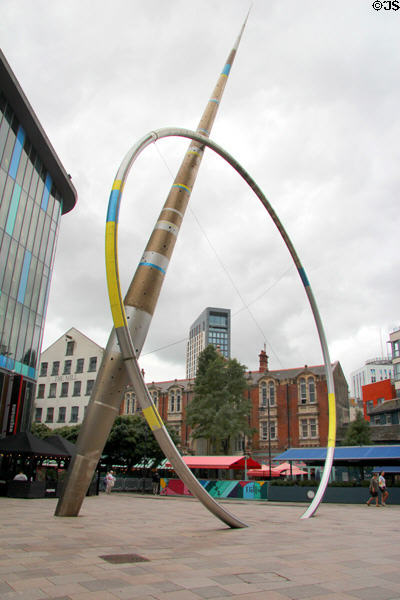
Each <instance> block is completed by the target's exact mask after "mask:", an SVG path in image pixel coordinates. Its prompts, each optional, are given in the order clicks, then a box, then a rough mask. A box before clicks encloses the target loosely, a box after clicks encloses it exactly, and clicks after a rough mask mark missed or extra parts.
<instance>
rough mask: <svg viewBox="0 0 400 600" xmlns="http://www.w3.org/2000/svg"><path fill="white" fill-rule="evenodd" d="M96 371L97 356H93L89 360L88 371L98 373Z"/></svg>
mask: <svg viewBox="0 0 400 600" xmlns="http://www.w3.org/2000/svg"><path fill="white" fill-rule="evenodd" d="M96 369H97V356H91V357H90V358H89V368H88V371H96Z"/></svg>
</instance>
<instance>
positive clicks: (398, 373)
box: [389, 327, 400, 398]
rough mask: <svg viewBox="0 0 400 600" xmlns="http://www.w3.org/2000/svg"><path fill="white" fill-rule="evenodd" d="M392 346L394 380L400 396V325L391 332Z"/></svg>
mask: <svg viewBox="0 0 400 600" xmlns="http://www.w3.org/2000/svg"><path fill="white" fill-rule="evenodd" d="M389 337H390V345H391V347H392V363H393V380H394V386H395V389H396V396H397V398H400V327H396V328H395V329H393V331H391V332H390V334H389Z"/></svg>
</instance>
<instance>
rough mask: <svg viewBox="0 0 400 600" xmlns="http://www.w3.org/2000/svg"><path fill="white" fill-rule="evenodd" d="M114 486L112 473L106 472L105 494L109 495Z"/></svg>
mask: <svg viewBox="0 0 400 600" xmlns="http://www.w3.org/2000/svg"><path fill="white" fill-rule="evenodd" d="M114 484H115V477H114V471H108V473H107V475H106V494H111V490H112V489H113V487H114Z"/></svg>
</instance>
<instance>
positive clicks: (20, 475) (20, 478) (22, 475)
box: [14, 471, 28, 481]
mask: <svg viewBox="0 0 400 600" xmlns="http://www.w3.org/2000/svg"><path fill="white" fill-rule="evenodd" d="M14 481H28V478H27V476H26V475H25V473H24V472H23V471H20V472H19V473H18V474H17V475H16V476H15V477H14Z"/></svg>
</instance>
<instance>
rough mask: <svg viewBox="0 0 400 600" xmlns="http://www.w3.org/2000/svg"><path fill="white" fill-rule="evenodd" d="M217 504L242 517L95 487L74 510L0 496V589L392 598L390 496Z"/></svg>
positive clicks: (397, 513)
mask: <svg viewBox="0 0 400 600" xmlns="http://www.w3.org/2000/svg"><path fill="white" fill-rule="evenodd" d="M223 504H224V506H226V507H227V508H228V510H230V511H231V512H232V513H234V514H235V515H236V516H238V517H239V518H240V519H242V520H244V521H245V522H247V523H248V524H249V527H248V528H247V529H241V530H231V529H228V528H227V527H225V526H224V525H223V524H221V523H220V522H219V521H218V520H217V519H216V518H215V517H213V516H212V515H211V514H209V513H208V512H207V511H206V509H205V508H203V507H202V506H201V505H200V504H199V503H198V502H197V501H196V500H194V499H192V498H176V497H175V498H168V497H148V496H147V497H146V496H136V495H133V494H126V495H125V494H118V493H113V494H111V495H109V496H107V495H105V494H101V495H100V496H94V497H88V498H86V499H85V502H84V505H83V508H82V511H81V515H80V516H79V517H78V518H60V517H54V516H53V514H54V509H55V506H56V500H55V499H50V498H45V499H38V500H24V499H16V498H0V522H1V542H0V546H1V547H0V598H1V599H14V598H15V599H17V598H18V599H19V600H25V599H26V600H39V599H42V598H43V599H48V600H49V599H52V600H56V599H57V600H116V599H120V600H129V599H131V598H132V599H136V600H200V599H207V598H232V600H288V599H291V600H301V599H303V598H304V599H308V598H311V599H312V600H355V599H358V600H359V599H361V600H394V599H397V600H400V569H399V563H400V526H399V519H400V507H399V506H390V507H389V506H388V507H387V508H384V507H380V508H376V507H375V506H371V507H367V506H366V505H362V506H358V505H339V504H323V505H322V507H321V508H320V509H319V511H318V513H317V516H316V517H314V518H312V519H308V520H301V519H300V516H301V514H302V512H303V511H304V506H302V505H299V504H297V505H296V504H275V503H268V502H250V501H235V502H232V501H231V502H228V501H226V502H223ZM121 555H122V556H121ZM104 557H106V558H104ZM138 557H141V558H144V559H147V560H146V561H145V562H133V561H137V560H138ZM110 561H111V562H110Z"/></svg>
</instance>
